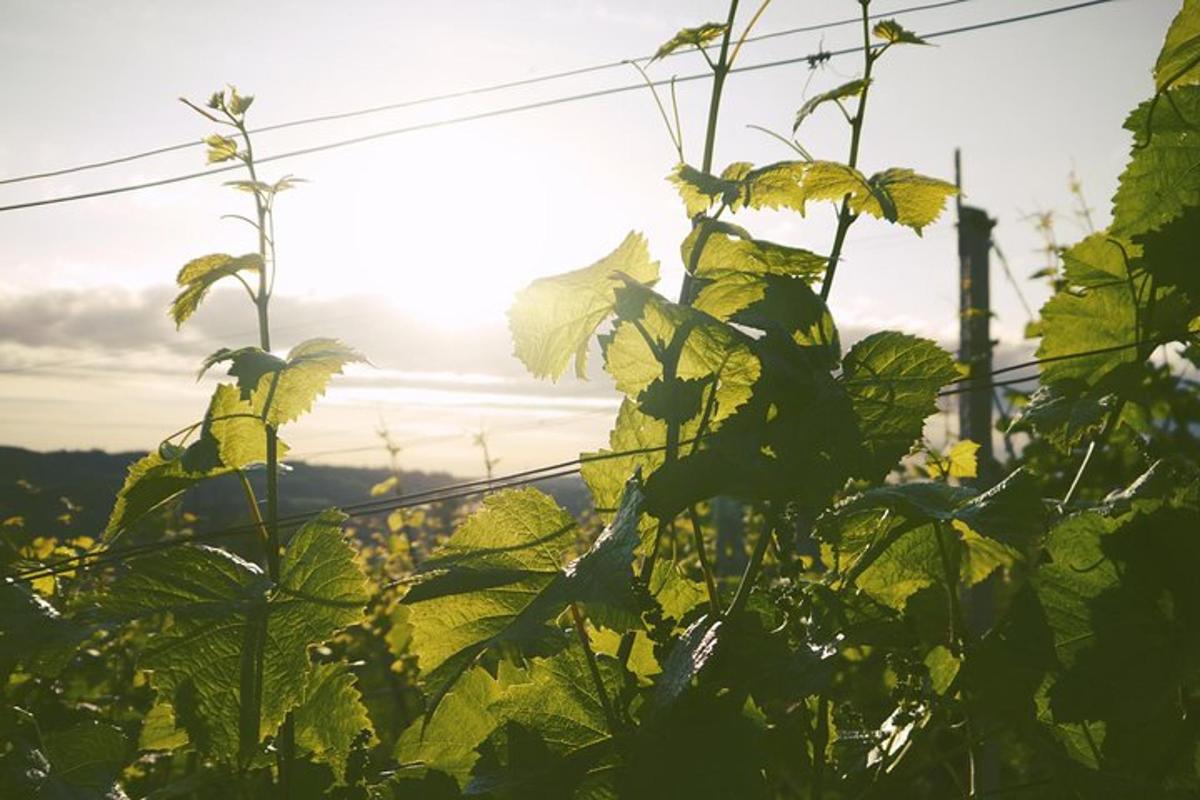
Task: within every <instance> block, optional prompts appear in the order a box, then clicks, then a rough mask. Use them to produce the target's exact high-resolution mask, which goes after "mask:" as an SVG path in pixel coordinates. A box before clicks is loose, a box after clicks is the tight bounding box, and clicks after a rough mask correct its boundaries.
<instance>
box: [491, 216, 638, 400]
mask: <svg viewBox="0 0 1200 800" xmlns="http://www.w3.org/2000/svg"><path fill="white" fill-rule="evenodd" d="M617 273H622V274H624V275H627V276H629V277H630V278H632V279H634V280H636V281H640V282H643V283H651V284H652V283H654V282H655V281H657V280H658V262H657V261H651V260H650V251H649V249H648V247H647V245H646V240H645V238H643V237H642V235H641V234H640V233H636V232H635V233H630V234H629V235H628V236H626V237H625V240H624V241H623V242H621V244H620V246H618V247H617V249H616V250H614V251H613V252H612V253H610V254H609V255H607V256H605V257H604V258H602V259H600V260H599V261H597V262H596V263H595V264H592V265H591V266H590V267H584V268H583V269H578V270H575V271H573V272H566V273H563V274H562V275H556V276H554V277H551V278H539V279H538V280H536V281H534V282H533V283H531V284H530V285H529V286H528V287H526V288H525V289H523V290H521V291H520V292H519V293H518V294H517V299H516V301H515V302H514V303H513V305H512V308H510V309H509V312H508V326H509V330H511V331H512V337H513V346H514V352H515V354H516V356H517V358H519V359H521V362H522V363H523V364H525V366H526V368H527V369H528V370H529V371H530V372H532V373H533V374H534V375H535V376H536V377H539V378H546V377H548V378H552V379H554V380H557V379H558V378H559V377H561V376H562V374H563V372H564V371H565V370H566V368H567V364H568V362H570V360H571V357H572V356H574V358H575V374H576V375H577V376H578V377H580V378H586V377H587V349H588V342H589V340H590V339H591V336H592V334H593V333H595V332H596V328H597V327H599V325H600V323H601V322H603V321H604V320H605V319H606V318H607V317H608V316H609V315H610V314H612V311H613V304H614V302H615V297H614V292H615V290H616V287H617V286H619V285H620V279H619V277H617Z"/></svg>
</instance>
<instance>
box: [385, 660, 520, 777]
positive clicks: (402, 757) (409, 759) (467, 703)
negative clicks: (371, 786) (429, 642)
mask: <svg viewBox="0 0 1200 800" xmlns="http://www.w3.org/2000/svg"><path fill="white" fill-rule="evenodd" d="M499 696H500V684H499V682H498V681H497V680H496V679H495V678H493V677H492V676H491V675H489V674H488V673H487V671H486V670H484V669H483V668H482V667H473V668H471V669H469V670H467V671H466V672H465V673H464V674H463V676H462V677H461V678H460V679H459V680H458V682H457V683H456V684H455V685H454V688H452V689H451V690H450V691H448V692H447V693H446V696H445V697H443V698H442V702H441V703H440V704H438V707H437V709H436V710H435V711H434V712H433V714H432V715H430V716H428V717H427V718H426V719H424V720H420V719H418V720H416V721H415V722H413V723H412V724H411V725H409V726H408V727H407V728H405V730H404V732H403V733H401V734H400V737H399V738H398V739H397V740H396V750H395V755H396V759H397V760H398V761H399V762H400V763H401V764H416V763H420V764H424V765H425V766H426V767H428V768H431V769H436V770H439V771H441V772H444V773H446V774H447V775H449V776H450V777H452V778H454V780H455V782H456V783H457V784H458V785H459V786H460V787H465V786H466V784H467V781H468V779H469V778H470V776H471V770H472V768H473V767H474V766H475V762H476V761H478V760H479V754H478V753H476V752H475V748H477V747H478V746H479V744H480V743H481V742H483V740H484V739H486V738H487V736H488V734H490V733H491V732H492V731H493V730H494V729H495V727H496V725H497V719H496V715H495V714H494V713H493V711H492V705H493V703H495V701H496V699H497V698H498V697H499Z"/></svg>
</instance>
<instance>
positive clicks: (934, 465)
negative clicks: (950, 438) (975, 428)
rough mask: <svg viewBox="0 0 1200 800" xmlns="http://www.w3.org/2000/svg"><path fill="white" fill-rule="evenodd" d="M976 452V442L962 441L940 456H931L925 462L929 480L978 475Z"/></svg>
mask: <svg viewBox="0 0 1200 800" xmlns="http://www.w3.org/2000/svg"><path fill="white" fill-rule="evenodd" d="M978 452H979V443H978V442H972V441H971V440H970V439H963V440H962V441H958V442H955V443H954V444H953V445H951V446H950V448H949V449H947V450H946V452H944V453H942V454H941V455H933V454H931V455H930V457H929V459H928V460H927V461H926V462H925V469H927V470H928V471H929V477H931V478H974V477H975V476H976V475H978V474H979V464H978V461H977V460H976V458H975V454H976V453H978Z"/></svg>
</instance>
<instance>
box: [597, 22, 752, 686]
mask: <svg viewBox="0 0 1200 800" xmlns="http://www.w3.org/2000/svg"><path fill="white" fill-rule="evenodd" d="M737 8H738V0H730V3H729V16H728V18H727V20H726V24H725V32H724V34H722V36H721V53H720V56H719V57H718V58H717V61H716V63H715V64H713V65H712V66H713V85H712V94H711V96H710V99H709V103H708V124H707V125H706V126H705V135H704V160H703V163H702V169H703V171H704V172H706V173H707V172H710V171H711V170H712V161H713V149H714V147H715V146H716V139H717V116H718V114H719V112H720V109H721V92H722V90H723V89H724V87H725V77H726V76H727V75H728V74H729V40H730V37H731V34H732V32H733V23H734V20H735V19H736V18H737ZM701 52H702V53H703V52H704V50H703V49H701ZM705 57H706V58H707V54H706V55H705ZM717 213H718V215H719V214H720V212H719V211H718V212H717ZM703 220H704V218H703V217H702V216H698V217H697V218H696V219H694V220H693V221H692V225H693V228H695V227H697V226H701V225H703ZM708 233H709V229H708V227H702V228H701V230H700V235H699V236H698V237H697V239H696V244H695V245H694V246H693V248H692V254H691V258H690V262H691V263H690V265H689V266H690V269H689V270H688V271H686V272H685V273H684V276H683V284H682V285H681V286H680V287H679V304H680V305H682V306H688V305H691V296H692V271H693V270H694V269H695V265H696V264H697V263H698V262H699V260H700V251H701V250H703V248H704V245H705V242H706V241H707V239H708ZM690 332H691V330H690V328H689V327H687V326H681V327H680V329H679V330H677V331H676V332H675V336H674V337H673V339H672V341H671V343H670V345H668V347H667V351H666V353H665V354H664V356H665V357H664V359H663V381H664V382H665V383H670V382H671V381H673V380H674V378H675V371H676V369H677V368H678V364H679V356H680V353H681V352H682V350H683V345H684V342H685V341H686V340H687V337H688V334H689V333H690ZM681 334H682V335H681ZM678 457H679V423H678V422H676V421H674V420H672V421H671V422H668V423H667V441H666V451H665V452H664V453H663V462H664V464H669V463H671V462H673V461H675V460H676V459H677V458H678ZM670 523H671V520H660V521H659V524H658V530H656V531H655V533H654V542H653V544H651V546H650V552H649V553H647V554H646V557H645V559H644V560H643V561H642V567H641V570H640V572H639V580H640V581H641V583H642V584H643V585H646V586H648V585H649V584H650V580H651V578H653V576H654V564H655V561H656V560H657V557H658V549H659V545H660V543H661V542H662V537H663V533H664V532H665V531H666V530H667V527H668V525H669V524H670ZM635 635H636V633H635V632H634V631H629V632H628V633H626V634H625V635H624V636H622V637H621V643H620V645H618V647H617V660H618V661H620V663H621V666H622V668H624V666H625V665H626V664H627V663H628V662H629V656H630V654H631V653H632V652H633V638H634V636H635Z"/></svg>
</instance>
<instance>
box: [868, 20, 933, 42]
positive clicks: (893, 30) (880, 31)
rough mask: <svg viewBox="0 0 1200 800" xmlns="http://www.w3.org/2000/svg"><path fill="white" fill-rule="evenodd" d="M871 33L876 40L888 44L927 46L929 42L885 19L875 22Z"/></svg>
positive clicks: (897, 23)
mask: <svg viewBox="0 0 1200 800" xmlns="http://www.w3.org/2000/svg"><path fill="white" fill-rule="evenodd" d="M871 33H873V34H875V37H876V38H878V39H883V40H884V41H885V42H887V43H888V44H929V42H927V41H925V40H924V39H922V38H921V37H920V36H917V35H916V34H915V33H913V32H912V31H910V30H907V29H905V28H904V26H903V25H901V24H900V23H899V22H896V20H894V19H885V20H882V21H880V22H876V23H875V27H873V28H871Z"/></svg>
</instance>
